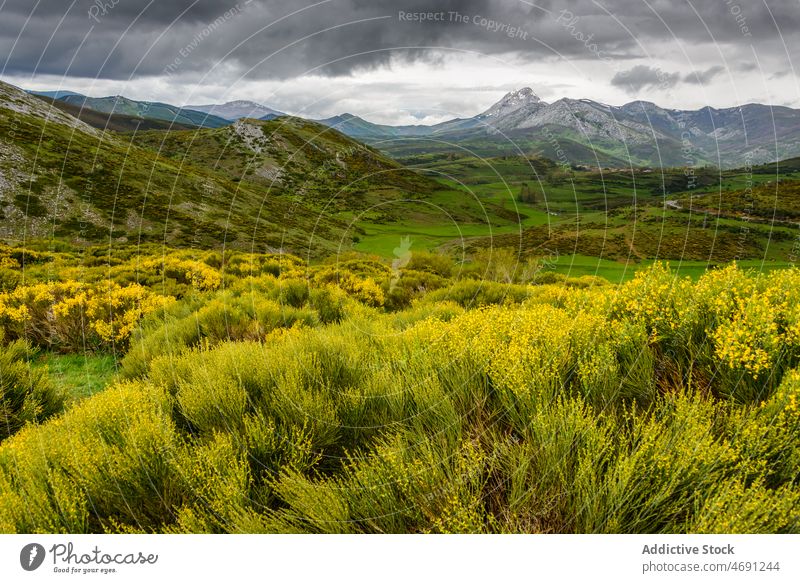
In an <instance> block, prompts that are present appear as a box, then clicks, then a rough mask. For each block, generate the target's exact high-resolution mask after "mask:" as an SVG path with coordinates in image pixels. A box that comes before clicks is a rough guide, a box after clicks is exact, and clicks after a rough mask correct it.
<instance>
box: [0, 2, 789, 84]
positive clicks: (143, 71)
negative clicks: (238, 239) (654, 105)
mask: <svg viewBox="0 0 800 583" xmlns="http://www.w3.org/2000/svg"><path fill="white" fill-rule="evenodd" d="M314 4H315V3H314V2H313V1H312V0H306V3H304V4H299V3H298V2H297V0H251V1H248V0H239V1H238V2H237V1H233V0H224V1H219V0H214V1H211V0H196V1H192V0H154V1H152V2H149V1H147V0H75V1H74V2H72V3H71V4H68V3H65V2H59V1H56V0H41V1H39V2H32V1H31V0H6V1H5V2H4V3H2V4H0V6H2V9H1V10H0V55H3V56H5V57H6V58H7V60H6V61H3V59H0V62H4V64H5V66H4V68H3V70H2V72H4V73H6V74H19V73H31V72H33V71H34V69H35V70H36V72H38V73H50V74H68V75H74V76H88V77H95V76H99V77H104V78H115V79H124V78H128V77H131V76H137V75H161V74H164V73H165V67H168V68H169V69H168V70H167V71H166V72H168V73H171V74H185V73H188V74H195V75H196V74H203V73H209V74H212V75H217V74H222V73H221V72H220V70H221V69H215V68H214V66H215V65H216V64H217V63H219V62H220V61H222V62H223V63H224V69H225V74H227V75H232V74H233V75H241V74H247V75H248V76H249V77H251V78H286V77H292V76H295V75H298V74H302V73H303V72H305V71H307V70H314V71H316V72H319V73H321V74H325V75H345V74H349V73H352V72H353V71H356V70H359V69H361V68H370V67H375V66H380V65H382V64H385V63H387V62H388V61H389V60H390V59H391V58H398V57H399V58H405V59H409V60H414V59H430V58H435V54H436V50H435V49H436V48H440V49H445V50H447V49H452V50H467V51H478V52H480V53H487V54H491V55H507V54H514V55H516V56H518V57H520V58H523V59H530V60H534V59H541V58H547V57H553V58H557V56H559V55H560V56H563V57H565V58H573V57H575V58H587V57H589V58H590V57H591V56H592V55H591V53H592V52H594V53H597V52H598V51H602V52H603V54H607V55H612V54H613V55H614V57H615V58H621V59H624V58H626V57H634V56H648V55H650V56H652V55H653V54H655V53H656V52H657V51H658V47H659V46H663V43H664V42H667V43H672V42H674V43H677V44H678V45H680V46H681V47H686V46H689V47H691V46H692V45H695V44H700V43H717V44H718V45H720V46H721V47H724V46H726V45H736V46H742V45H747V46H749V45H750V44H752V45H753V46H754V47H756V48H757V49H758V50H760V51H762V53H763V52H764V51H766V52H769V53H774V54H778V55H779V56H780V54H781V52H784V54H783V58H784V59H785V58H786V57H787V55H786V54H785V51H786V50H787V49H786V48H785V47H789V48H788V51H789V53H790V54H789V55H788V56H789V57H790V58H793V57H794V52H795V51H797V49H796V48H795V47H797V46H800V42H797V41H798V39H797V38H796V37H797V36H798V34H799V32H800V10H798V8H797V0H767V1H766V3H753V4H752V5H751V4H750V3H745V2H740V3H738V4H737V3H736V2H734V1H730V2H729V1H728V0H718V1H713V2H712V1H708V2H693V3H691V4H690V3H688V2H680V1H679V2H675V1H674V0H650V1H649V2H644V1H639V0H605V1H603V2H593V1H592V0H573V1H567V2H561V3H554V2H551V1H549V0H548V1H539V2H536V1H535V0H533V1H527V0H441V1H436V0H434V1H431V0H399V1H398V0H328V1H325V0H323V1H321V2H319V3H317V4H316V5H314ZM292 13H295V14H292ZM401 13H402V14H401ZM406 15H411V16H410V17H408V16H406ZM278 19H282V20H280V22H276V21H278ZM776 23H777V25H776ZM778 31H780V32H781V34H782V36H783V39H782V40H780V35H779V34H778ZM587 39H588V40H587ZM779 41H780V42H779ZM81 43H83V44H82V46H81ZM784 44H785V47H784ZM79 46H81V48H80V49H78V47H79ZM633 81H634V82H635V79H633ZM629 85H630V84H629Z"/></svg>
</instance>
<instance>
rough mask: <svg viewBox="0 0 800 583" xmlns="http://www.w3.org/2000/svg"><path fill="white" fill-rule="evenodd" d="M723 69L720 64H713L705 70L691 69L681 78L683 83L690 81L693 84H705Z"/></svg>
mask: <svg viewBox="0 0 800 583" xmlns="http://www.w3.org/2000/svg"><path fill="white" fill-rule="evenodd" d="M724 70H725V67H723V66H722V65H714V66H713V67H709V68H708V69H706V70H705V71H693V72H692V73H689V74H688V75H686V76H685V77H684V78H683V82H684V83H692V84H694V85H705V84H706V83H709V82H710V81H711V80H712V79H713V78H714V77H716V76H717V75H719V74H720V73H722V72H723V71H724Z"/></svg>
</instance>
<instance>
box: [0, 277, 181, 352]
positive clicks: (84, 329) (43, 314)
mask: <svg viewBox="0 0 800 583" xmlns="http://www.w3.org/2000/svg"><path fill="white" fill-rule="evenodd" d="M173 301H174V298H171V297H165V296H159V295H156V294H154V293H153V292H151V291H150V290H148V289H147V288H144V287H142V286H140V285H137V284H133V285H128V286H124V287H122V286H119V285H117V284H116V283H113V282H103V283H100V284H95V285H87V284H83V283H80V282H75V281H68V282H51V283H41V284H35V285H31V286H21V287H18V288H16V289H15V290H13V291H11V292H7V293H3V294H0V325H2V327H3V328H4V329H5V331H6V335H7V337H8V338H9V339H17V338H24V339H27V340H29V341H31V342H32V343H34V344H36V345H38V346H42V347H50V348H52V347H55V348H60V349H62V350H84V349H90V350H93V349H98V348H101V347H110V346H116V347H117V348H120V349H121V348H125V346H126V345H127V342H128V340H129V338H130V336H131V333H132V332H133V330H134V328H135V327H136V325H137V324H138V322H139V320H140V319H141V318H142V317H143V316H144V315H146V314H148V313H150V312H152V311H154V310H156V309H158V308H161V307H163V306H165V305H167V304H169V303H171V302H173Z"/></svg>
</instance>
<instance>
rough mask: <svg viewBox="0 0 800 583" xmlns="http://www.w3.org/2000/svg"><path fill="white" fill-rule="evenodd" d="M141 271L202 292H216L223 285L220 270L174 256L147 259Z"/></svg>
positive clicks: (140, 267) (142, 264)
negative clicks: (170, 279)
mask: <svg viewBox="0 0 800 583" xmlns="http://www.w3.org/2000/svg"><path fill="white" fill-rule="evenodd" d="M139 269H140V270H142V271H144V272H145V273H147V274H155V275H158V276H161V277H164V278H172V279H174V280H176V281H177V282H179V283H185V284H188V285H190V286H192V287H193V288H195V289H197V290H200V291H205V290H215V289H218V288H219V287H220V285H222V276H221V275H220V272H219V271H218V270H216V269H214V268H213V267H211V266H209V265H207V264H206V263H203V262H202V261H195V260H193V259H180V258H178V257H175V256H173V255H167V256H165V257H158V258H155V257H154V258H148V259H145V260H144V261H142V262H141V264H140V266H139Z"/></svg>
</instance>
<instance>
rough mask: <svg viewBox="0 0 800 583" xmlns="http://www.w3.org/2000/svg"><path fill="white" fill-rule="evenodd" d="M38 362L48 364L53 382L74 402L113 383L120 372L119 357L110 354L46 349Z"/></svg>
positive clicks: (38, 364)
mask: <svg viewBox="0 0 800 583" xmlns="http://www.w3.org/2000/svg"><path fill="white" fill-rule="evenodd" d="M34 365H35V366H38V367H41V368H47V370H48V372H49V375H50V379H51V381H52V383H53V385H54V386H56V387H57V388H59V389H61V390H62V391H63V392H64V393H65V394H66V395H67V397H68V400H69V401H72V402H75V401H80V400H82V399H85V398H86V397H91V396H92V395H94V394H96V393H99V392H100V391H102V390H103V389H105V388H106V387H108V386H109V385H110V384H111V382H112V381H113V380H114V378H115V376H116V372H117V370H116V361H115V359H114V357H113V356H112V355H110V354H92V353H87V354H55V353H52V352H46V353H43V354H41V355H39V357H38V358H37V359H36V361H35V362H34Z"/></svg>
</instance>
